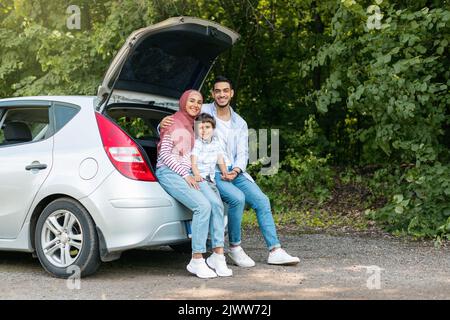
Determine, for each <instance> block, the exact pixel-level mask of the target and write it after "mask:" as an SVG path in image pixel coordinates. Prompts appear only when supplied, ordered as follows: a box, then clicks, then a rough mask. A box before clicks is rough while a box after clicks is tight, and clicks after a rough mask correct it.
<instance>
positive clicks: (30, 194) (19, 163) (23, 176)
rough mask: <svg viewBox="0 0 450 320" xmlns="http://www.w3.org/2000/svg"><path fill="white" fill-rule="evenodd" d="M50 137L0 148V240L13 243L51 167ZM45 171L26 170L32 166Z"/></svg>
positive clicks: (51, 149) (51, 146)
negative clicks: (41, 167)
mask: <svg viewBox="0 0 450 320" xmlns="http://www.w3.org/2000/svg"><path fill="white" fill-rule="evenodd" d="M52 155H53V137H50V138H48V139H46V140H44V141H36V142H30V143H21V144H17V145H12V146H3V147H1V148H0V159H1V160H0V177H1V183H0V203H1V206H0V238H3V239H14V238H16V237H17V236H18V234H19V232H20V229H21V228H22V225H23V223H24V221H25V217H26V216H27V212H28V209H29V208H30V206H31V204H32V202H33V200H34V198H35V196H36V194H37V193H38V191H39V190H40V188H41V186H42V185H43V183H44V181H45V179H46V178H47V177H48V176H49V173H50V171H51V169H52V163H53V156H52ZM35 162H39V163H41V164H46V165H47V168H46V169H44V170H25V167H26V166H28V165H31V164H32V163H35Z"/></svg>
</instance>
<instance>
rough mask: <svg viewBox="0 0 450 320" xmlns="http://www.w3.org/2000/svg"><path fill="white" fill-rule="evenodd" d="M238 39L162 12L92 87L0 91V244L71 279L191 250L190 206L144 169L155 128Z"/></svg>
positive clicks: (152, 160) (150, 165)
mask: <svg viewBox="0 0 450 320" xmlns="http://www.w3.org/2000/svg"><path fill="white" fill-rule="evenodd" d="M238 37H239V36H238V34H236V33H235V32H233V31H231V30H229V29H227V28H225V27H223V26H220V25H218V24H216V23H213V22H210V21H205V20H201V19H196V18H189V17H177V18H171V19H168V20H165V21H163V22H161V23H158V24H156V25H153V26H150V27H147V28H143V29H140V30H137V31H135V32H133V33H132V34H131V36H130V37H129V38H128V39H127V41H126V42H125V44H124V46H123V48H122V49H121V50H120V51H119V52H118V54H117V56H116V57H115V58H114V60H113V62H112V63H111V66H110V67H109V69H108V71H107V72H106V75H105V78H104V80H103V83H102V84H101V86H100V87H99V88H98V95H97V96H42V97H25V98H13V99H2V100H0V250H10V251H23V252H30V253H33V254H34V255H35V256H37V257H38V258H39V260H40V262H41V264H42V266H43V267H44V268H45V270H47V271H48V272H50V273H51V274H53V275H55V276H57V277H69V276H70V275H71V274H72V272H73V270H74V268H79V269H78V272H80V274H81V276H87V275H90V274H93V273H94V272H95V271H96V270H97V269H98V267H99V266H100V264H101V261H104V262H105V261H112V260H115V259H118V258H119V257H120V255H121V253H122V252H123V251H125V250H129V249H134V248H143V247H151V246H159V245H171V246H172V247H173V248H175V249H180V250H182V249H189V236H190V220H191V219H192V213H191V212H190V211H188V210H187V209H186V208H185V207H184V206H182V205H181V204H180V203H178V202H177V201H175V200H174V199H173V198H172V197H171V196H170V195H169V194H167V193H166V192H165V191H164V189H163V188H162V187H161V186H160V184H159V183H158V181H157V179H156V178H155V175H154V168H155V164H156V145H157V142H158V139H159V138H158V132H157V130H156V128H157V124H158V123H159V121H160V120H161V119H162V118H163V117H164V116H166V115H170V114H172V113H173V112H175V111H176V110H177V108H178V98H179V97H180V95H181V93H182V92H183V91H184V90H186V89H190V88H195V89H199V88H201V85H202V83H203V81H204V79H205V78H206V76H207V74H208V71H209V70H210V68H211V66H212V64H213V62H214V60H215V59H216V57H217V56H218V55H219V54H220V53H222V52H224V51H226V50H227V49H229V48H230V47H231V46H232V45H233V44H234V43H235V41H236V40H237V39H238Z"/></svg>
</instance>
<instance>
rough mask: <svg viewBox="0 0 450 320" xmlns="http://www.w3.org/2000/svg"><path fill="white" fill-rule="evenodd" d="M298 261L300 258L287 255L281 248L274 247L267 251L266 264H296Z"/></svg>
mask: <svg viewBox="0 0 450 320" xmlns="http://www.w3.org/2000/svg"><path fill="white" fill-rule="evenodd" d="M299 262H300V259H299V258H297V257H293V256H291V255H289V254H288V253H287V252H286V251H284V250H283V249H281V248H278V249H275V250H274V251H271V252H270V253H269V258H268V259H267V263H268V264H278V265H296V264H297V263H299Z"/></svg>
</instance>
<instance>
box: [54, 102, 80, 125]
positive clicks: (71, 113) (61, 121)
mask: <svg viewBox="0 0 450 320" xmlns="http://www.w3.org/2000/svg"><path fill="white" fill-rule="evenodd" d="M54 110H55V131H56V132H58V131H59V130H60V129H61V128H62V127H64V126H65V125H66V124H67V123H68V122H69V121H70V120H72V118H73V117H75V115H76V114H77V113H78V111H79V110H80V109H78V108H75V107H70V106H65V105H59V104H57V103H55V105H54Z"/></svg>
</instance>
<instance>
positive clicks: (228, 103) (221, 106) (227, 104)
mask: <svg viewBox="0 0 450 320" xmlns="http://www.w3.org/2000/svg"><path fill="white" fill-rule="evenodd" d="M215 103H216V106H218V107H219V108H226V107H228V106H229V105H230V100H228V101H227V102H226V103H225V104H223V105H220V104H219V103H218V102H217V101H215Z"/></svg>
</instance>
